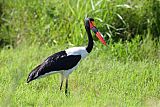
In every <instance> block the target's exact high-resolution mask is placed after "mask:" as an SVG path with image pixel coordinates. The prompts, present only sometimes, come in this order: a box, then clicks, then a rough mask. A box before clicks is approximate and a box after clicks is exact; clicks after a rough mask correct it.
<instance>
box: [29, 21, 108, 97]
mask: <svg viewBox="0 0 160 107" xmlns="http://www.w3.org/2000/svg"><path fill="white" fill-rule="evenodd" d="M84 24H85V29H86V32H87V34H88V45H87V47H73V48H69V49H66V50H63V51H60V52H57V53H55V54H53V55H51V56H49V57H48V58H47V59H46V60H44V62H43V63H41V64H40V65H38V66H37V67H35V68H34V69H33V70H32V71H31V72H30V74H29V76H28V79H27V83H29V82H31V81H32V80H35V79H37V78H39V77H42V76H45V75H48V74H54V73H60V74H61V84H60V90H61V89H62V84H63V81H64V79H65V78H66V87H65V94H67V90H68V77H69V74H71V73H72V71H73V70H74V69H76V68H77V66H78V64H79V62H80V60H81V59H83V58H85V57H86V56H87V55H88V54H89V53H90V52H91V51H92V48H93V38H92V35H91V31H90V30H92V31H93V32H94V33H95V34H96V36H97V37H98V39H99V40H100V41H101V42H102V43H103V44H104V45H106V42H105V40H104V39H103V37H102V35H101V33H100V32H99V31H98V29H97V28H96V26H95V25H94V19H93V18H85V20H84Z"/></svg>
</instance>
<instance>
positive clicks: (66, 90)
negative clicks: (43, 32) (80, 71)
mask: <svg viewBox="0 0 160 107" xmlns="http://www.w3.org/2000/svg"><path fill="white" fill-rule="evenodd" d="M67 92H68V78H66V89H65V94H66V95H67Z"/></svg>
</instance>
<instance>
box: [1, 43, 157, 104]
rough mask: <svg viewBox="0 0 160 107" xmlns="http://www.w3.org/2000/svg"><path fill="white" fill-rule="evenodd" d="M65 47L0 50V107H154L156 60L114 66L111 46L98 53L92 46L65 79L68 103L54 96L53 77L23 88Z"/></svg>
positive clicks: (55, 83)
mask: <svg viewBox="0 0 160 107" xmlns="http://www.w3.org/2000/svg"><path fill="white" fill-rule="evenodd" d="M67 47H68V46H57V45H55V46H52V47H50V46H48V45H47V44H44V45H42V46H40V45H30V46H28V45H21V46H19V47H17V48H16V49H3V50H1V52H0V59H1V60H0V66H1V67H0V81H1V83H0V106H4V107H5V106H12V107H17V106H54V107H55V106H56V107H60V106H62V107H63V106H64V107H65V106H71V107H72V106H73V107H75V106H80V107H86V106H87V107H91V106H95V107H151V106H152V107H158V106H160V87H159V84H160V80H159V77H160V72H159V69H160V60H159V59H154V60H150V59H144V60H139V61H134V60H127V61H123V60H118V59H117V58H116V57H115V58H114V57H112V55H110V54H109V52H110V49H111V46H108V47H103V49H100V48H99V47H101V45H100V44H97V43H96V46H95V47H94V50H93V51H92V52H91V54H90V55H89V56H88V57H87V58H86V59H85V60H83V61H82V62H81V63H80V65H79V67H78V69H77V70H75V71H74V72H73V73H72V74H71V75H70V78H69V90H70V95H69V96H68V97H66V96H65V94H64V90H63V91H62V92H60V91H59V85H60V81H59V80H60V79H59V74H55V75H50V76H48V77H45V78H41V79H38V80H36V81H33V82H31V83H30V84H26V79H27V76H28V74H29V72H30V71H31V70H32V69H33V68H34V67H35V66H36V65H37V64H39V63H40V62H42V61H43V60H44V59H45V58H46V57H47V56H49V55H51V54H52V53H54V52H57V51H60V50H63V49H65V48H67ZM112 48H113V49H115V47H112ZM106 53H107V54H106Z"/></svg>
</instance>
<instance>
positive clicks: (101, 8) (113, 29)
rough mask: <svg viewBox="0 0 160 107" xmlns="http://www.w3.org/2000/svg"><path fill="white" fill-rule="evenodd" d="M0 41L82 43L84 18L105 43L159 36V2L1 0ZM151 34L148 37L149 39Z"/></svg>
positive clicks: (147, 0) (124, 0) (16, 43)
mask: <svg viewBox="0 0 160 107" xmlns="http://www.w3.org/2000/svg"><path fill="white" fill-rule="evenodd" d="M0 4H1V5H0V8H1V12H0V17H1V19H0V20H1V21H0V25H1V26H0V30H1V31H0V39H1V42H2V43H4V45H5V43H6V44H11V45H13V46H14V45H15V46H16V45H18V44H20V43H21V42H23V41H24V40H27V42H30V43H34V42H40V43H42V44H43V43H45V42H47V43H50V44H52V43H53V44H56V43H61V44H62V43H66V42H67V43H70V44H84V43H85V42H86V39H85V40H84V37H85V36H84V35H85V29H84V22H83V19H84V18H85V17H87V16H89V17H93V18H95V22H96V24H97V26H98V28H99V29H100V31H101V32H102V33H103V34H104V36H105V38H106V40H107V39H108V38H109V37H110V38H112V40H113V41H119V40H120V39H122V40H124V41H125V40H131V38H133V37H135V35H141V36H144V37H145V35H146V34H147V33H148V30H150V31H151V34H152V35H153V37H159V35H160V34H159V31H160V30H159V28H160V27H158V26H159V25H160V23H159V22H160V21H159V17H158V12H159V11H160V10H159V8H158V7H159V4H160V3H159V1H158V0H154V2H152V0H143V1H139V0H132V1H126V0H117V1H109V0H99V1H98V0H88V1H87V0H78V1H75V0H68V1H65V0H60V1H56V0H34V1H32V0H27V1H25V0H1V2H0ZM152 35H151V36H152Z"/></svg>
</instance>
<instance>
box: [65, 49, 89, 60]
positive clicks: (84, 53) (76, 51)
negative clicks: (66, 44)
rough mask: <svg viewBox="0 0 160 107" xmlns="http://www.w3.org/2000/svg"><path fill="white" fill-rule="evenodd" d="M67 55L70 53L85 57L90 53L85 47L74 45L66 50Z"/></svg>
mask: <svg viewBox="0 0 160 107" xmlns="http://www.w3.org/2000/svg"><path fill="white" fill-rule="evenodd" d="M65 51H66V53H67V56H69V55H81V57H82V58H85V57H86V56H87V55H88V52H87V50H86V48H85V47H73V48H69V49H66V50H65Z"/></svg>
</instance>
